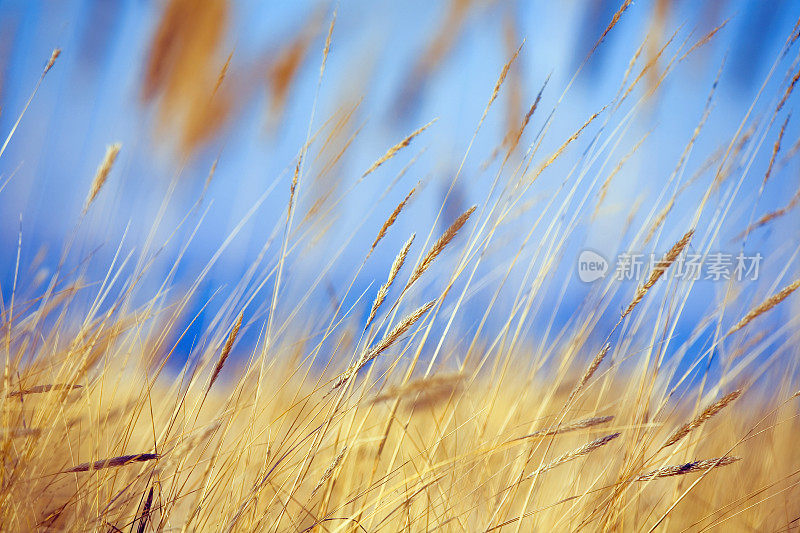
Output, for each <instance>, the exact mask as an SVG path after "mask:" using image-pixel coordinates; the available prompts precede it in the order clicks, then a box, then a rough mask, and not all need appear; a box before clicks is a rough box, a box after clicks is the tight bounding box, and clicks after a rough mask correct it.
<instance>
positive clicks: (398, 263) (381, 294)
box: [364, 233, 416, 330]
mask: <svg viewBox="0 0 800 533" xmlns="http://www.w3.org/2000/svg"><path fill="white" fill-rule="evenodd" d="M414 237H416V233H412V234H411V237H409V239H408V240H407V241H406V243H405V244H404V245H403V247H402V248H401V249H400V253H398V254H397V257H395V258H394V262H392V266H391V268H390V269H389V278H388V279H387V280H386V283H384V284H383V285H381V288H380V289H378V294H377V295H376V296H375V301H374V302H372V308H371V309H370V310H369V318H367V323H366V325H365V326H364V330H366V329H367V328H368V327H369V325H370V324H372V321H373V320H374V319H375V314H376V313H377V312H378V309H379V308H380V306H381V304H382V303H383V301H384V300H385V299H386V295H387V294H388V293H389V288H390V287H391V286H392V283H394V280H395V278H397V274H398V273H399V272H400V269H401V268H403V263H405V261H406V256H407V255H408V251H409V250H410V249H411V245H412V244H413V242H414Z"/></svg>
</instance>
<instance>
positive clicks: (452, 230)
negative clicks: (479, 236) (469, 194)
mask: <svg viewBox="0 0 800 533" xmlns="http://www.w3.org/2000/svg"><path fill="white" fill-rule="evenodd" d="M476 207H477V206H474V205H473V206H472V207H470V208H469V209H467V210H466V211H464V212H463V213H461V215H460V216H459V217H458V218H457V219H456V220H455V222H453V223H452V224H450V227H449V228H447V230H446V231H445V232H444V233H443V234H442V236H441V237H439V240H437V241H436V242H435V243H434V245H433V246H432V247H431V249H430V250H428V253H427V254H425V257H424V258H423V259H422V261H421V262H420V263H419V265H417V267H416V268H415V269H414V271H413V272H412V273H411V276H410V277H409V279H408V282H407V283H406V286H405V288H403V292H406V291H407V290H408V288H409V287H411V285H413V284H414V282H416V281H417V280H418V279H419V278H420V277H421V276H422V274H424V273H425V271H426V270H428V268H429V267H430V266H431V264H433V260H434V259H436V256H438V255H439V254H440V253H442V250H444V249H445V248H446V247H447V245H448V244H449V243H450V241H452V240H453V239H454V238H455V236H456V235H457V234H458V232H459V230H460V229H461V228H462V227H464V224H466V223H467V220H469V217H470V216H472V213H473V212H475V209H476Z"/></svg>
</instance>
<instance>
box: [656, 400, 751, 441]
mask: <svg viewBox="0 0 800 533" xmlns="http://www.w3.org/2000/svg"><path fill="white" fill-rule="evenodd" d="M741 394H742V389H737V390H735V391H733V392H731V393H728V394H726V395H725V396H723V397H722V398H720V399H719V400H718V401H716V402H714V403H712V404H711V405H709V406H708V407H706V408H705V409H703V412H701V413H700V414H699V415H697V416H696V417H695V418H693V419H692V420H691V421H690V422H689V423H687V424H685V425H683V426H681V428H680V429H678V430H677V431H676V432H675V433H673V434H672V436H671V437H670V438H668V439H667V441H666V442H665V443H664V444H663V445H662V446H661V449H662V450H663V449H664V448H667V447H668V446H672V445H673V444H675V443H676V442H678V441H679V440H681V439H682V438H684V437H685V436H686V435H688V434H689V433H691V432H692V431H694V430H695V429H697V428H698V427H700V426H701V425H703V423H704V422H705V421H706V420H708V419H710V418H712V417H713V416H714V415H716V414H717V413H719V412H720V411H722V410H723V409H724V408H725V406H727V405H728V404H730V403H732V402H733V401H734V400H736V398H738V397H739V396H740V395H741Z"/></svg>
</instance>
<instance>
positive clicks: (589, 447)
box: [526, 433, 621, 479]
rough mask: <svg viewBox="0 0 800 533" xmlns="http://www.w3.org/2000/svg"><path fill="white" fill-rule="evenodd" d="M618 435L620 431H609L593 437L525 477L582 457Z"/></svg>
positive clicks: (530, 476)
mask: <svg viewBox="0 0 800 533" xmlns="http://www.w3.org/2000/svg"><path fill="white" fill-rule="evenodd" d="M620 435H621V433H611V434H610V435H605V436H603V437H600V438H599V439H595V440H593V441H591V442H589V443H586V444H584V445H583V446H581V447H580V448H576V449H574V450H572V451H569V452H567V453H565V454H564V455H561V456H559V457H557V458H555V459H553V460H552V461H550V462H549V463H548V464H546V465H544V466H542V467H541V468H538V469H537V470H536V471H535V472H532V473H531V474H529V475H528V476H527V478H526V479H530V478H532V477H534V476H536V475H537V474H541V473H542V472H546V471H548V470H551V469H553V468H555V467H557V466H559V465H562V464H564V463H567V462H569V461H572V460H573V459H577V458H578V457H583V456H584V455H588V454H590V453H592V452H593V451H595V450H596V449H598V448H601V447H603V446H605V445H606V444H608V443H609V442H611V441H612V440H614V439H616V438H617V437H619V436H620Z"/></svg>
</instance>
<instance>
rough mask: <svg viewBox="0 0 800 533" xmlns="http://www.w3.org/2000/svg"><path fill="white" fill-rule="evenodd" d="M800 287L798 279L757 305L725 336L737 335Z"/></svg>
mask: <svg viewBox="0 0 800 533" xmlns="http://www.w3.org/2000/svg"><path fill="white" fill-rule="evenodd" d="M798 287H800V278H798V279H796V280H795V281H794V282H793V283H790V284H789V285H787V286H786V287H784V288H783V289H781V290H780V291H778V292H776V293H775V294H773V295H772V296H770V297H769V298H767V299H766V300H764V301H763V302H762V303H761V304H760V305H757V306H756V307H754V308H753V309H751V310H750V312H749V313H747V314H746V315H745V316H744V317H743V318H742V319H741V320H740V321H739V322H738V323H737V324H736V325H735V326H733V327H732V328H731V329H730V331H728V333H726V334H725V336H726V337H727V336H728V335H730V334H732V333H736V332H737V331H739V330H740V329H742V328H743V327H745V326H746V325H747V324H749V323H750V322H752V321H753V320H755V319H756V318H758V317H759V316H761V315H763V314H764V313H766V312H767V311H769V310H770V309H772V308H773V307H775V306H776V305H778V304H779V303H781V302H782V301H784V300H785V299H786V298H787V297H788V296H789V295H790V294H792V293H793V292H794V291H796V290H797V288H798Z"/></svg>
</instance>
